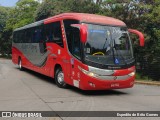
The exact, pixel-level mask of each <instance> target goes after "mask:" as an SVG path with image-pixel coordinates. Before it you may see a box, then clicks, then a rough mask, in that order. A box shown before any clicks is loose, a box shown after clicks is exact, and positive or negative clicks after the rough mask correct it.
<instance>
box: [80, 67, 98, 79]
mask: <svg viewBox="0 0 160 120" xmlns="http://www.w3.org/2000/svg"><path fill="white" fill-rule="evenodd" d="M80 70H81V71H82V72H83V73H84V74H86V75H88V76H90V77H98V75H97V74H95V73H93V72H89V71H87V70H84V69H83V68H81V69H80Z"/></svg>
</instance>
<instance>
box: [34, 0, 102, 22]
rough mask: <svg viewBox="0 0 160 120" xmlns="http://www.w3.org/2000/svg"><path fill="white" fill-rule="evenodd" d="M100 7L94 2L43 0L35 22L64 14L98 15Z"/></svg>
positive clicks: (90, 0) (83, 0)
mask: <svg viewBox="0 0 160 120" xmlns="http://www.w3.org/2000/svg"><path fill="white" fill-rule="evenodd" d="M99 10H100V6H99V5H98V4H96V3H95V2H94V0H44V1H43V2H42V4H40V5H39V7H38V9H37V11H36V15H35V20H36V21H38V20H42V19H45V18H48V17H50V16H54V15H57V14H60V13H64V12H81V13H93V14H95V13H98V12H99Z"/></svg>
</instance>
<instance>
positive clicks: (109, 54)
mask: <svg viewBox="0 0 160 120" xmlns="http://www.w3.org/2000/svg"><path fill="white" fill-rule="evenodd" d="M87 26H88V38H87V42H86V43H85V47H84V48H85V49H84V53H85V60H86V61H91V62H93V63H98V64H103V65H115V64H116V65H118V64H119V65H120V64H122V65H124V64H127V61H128V60H130V59H132V58H133V50H132V44H131V40H130V37H129V33H128V31H127V28H126V27H120V26H107V25H106V26H105V25H94V24H87Z"/></svg>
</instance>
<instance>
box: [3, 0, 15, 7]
mask: <svg viewBox="0 0 160 120" xmlns="http://www.w3.org/2000/svg"><path fill="white" fill-rule="evenodd" d="M17 1H18V0H0V5H1V6H6V7H12V6H15V4H16V2H17Z"/></svg>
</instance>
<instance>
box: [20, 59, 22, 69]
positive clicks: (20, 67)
mask: <svg viewBox="0 0 160 120" xmlns="http://www.w3.org/2000/svg"><path fill="white" fill-rule="evenodd" d="M19 68H20V69H21V68H22V64H21V60H20V61H19Z"/></svg>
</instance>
